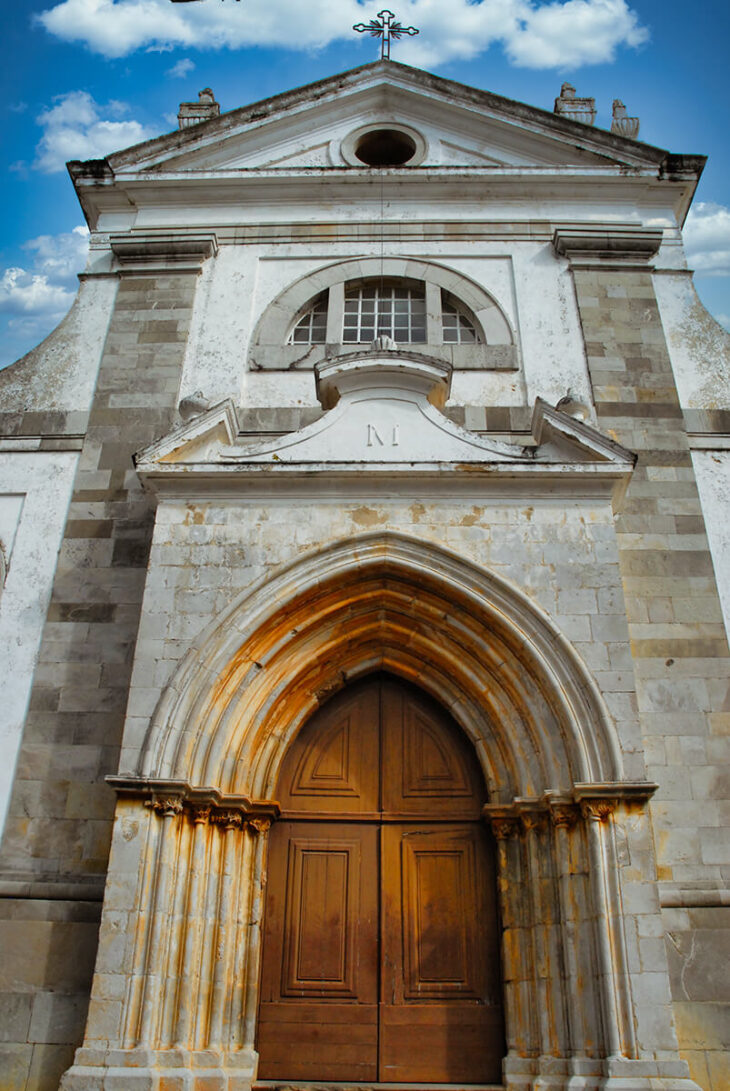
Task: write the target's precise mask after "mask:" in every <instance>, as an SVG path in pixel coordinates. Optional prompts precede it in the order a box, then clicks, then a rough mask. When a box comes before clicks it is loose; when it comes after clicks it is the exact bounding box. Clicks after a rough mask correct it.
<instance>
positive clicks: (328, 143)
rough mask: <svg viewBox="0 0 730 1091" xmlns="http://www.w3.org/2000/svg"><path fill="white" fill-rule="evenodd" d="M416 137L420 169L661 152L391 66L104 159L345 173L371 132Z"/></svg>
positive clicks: (634, 161) (557, 163) (612, 162)
mask: <svg viewBox="0 0 730 1091" xmlns="http://www.w3.org/2000/svg"><path fill="white" fill-rule="evenodd" d="M387 125H397V126H404V127H405V128H406V129H411V130H413V131H414V132H415V133H417V134H418V135H419V138H420V142H421V143H420V147H421V151H420V152H419V156H418V158H417V160H416V159H414V162H413V169H418V168H419V167H458V166H461V167H469V168H473V167H500V166H501V167H511V168H526V169H529V168H546V167H547V168H549V167H551V166H552V167H565V166H571V165H572V166H580V167H584V168H590V167H601V166H603V167H606V166H616V165H629V166H633V167H637V166H641V165H644V166H651V165H653V166H656V165H657V164H658V163H661V162H662V160H663V158H664V157H665V156H666V153H665V152H663V151H662V150H660V149H657V148H652V147H649V146H648V145H644V144H640V143H638V142H637V141H629V140H625V139H623V138H621V137H616V136H613V135H612V134H611V133H608V132H605V131H604V130H601V129H596V128H594V127H593V126H589V125H583V124H580V123H579V122H574V121H570V120H567V119H565V118H563V117H558V116H556V115H555V114H552V113H549V112H547V111H545V110H539V109H536V108H534V107H529V106H525V105H523V104H521V103H518V102H513V101H512V100H509V99H505V98H501V97H500V96H497V95H492V94H490V93H488V92H485V91H478V90H475V89H473V88H469V87H466V86H464V85H462V84H458V83H454V82H453V81H450V80H444V79H441V78H440V77H436V76H432V75H430V74H428V73H426V72H422V71H420V70H419V69H415V68H409V67H407V66H405V65H401V64H396V63H393V62H377V63H375V64H371V65H365V66H363V67H362V68H359V69H353V70H352V71H351V72H347V73H344V74H343V75H342V76H335V77H331V78H330V79H328V80H322V81H320V82H319V83H317V84H312V85H309V86H308V87H303V88H299V89H297V90H295V91H291V92H288V93H286V94H282V95H277V96H275V97H274V98H271V99H267V100H264V101H263V102H260V103H256V104H254V105H253V106H250V107H242V108H240V109H237V110H232V111H230V112H229V113H226V114H223V115H221V116H220V117H218V118H214V119H212V120H210V121H207V122H203V123H201V124H198V125H194V126H192V127H190V128H187V129H183V130H180V131H179V132H176V133H171V134H170V135H168V136H164V137H159V138H158V139H156V140H152V141H148V142H147V143H145V144H140V145H137V146H136V147H134V148H130V149H127V150H126V151H123V152H119V153H117V154H115V155H112V156H110V157H109V160H108V161H109V163H110V165H111V167H112V169H113V171H114V173H115V174H116V175H118V176H119V175H123V174H125V173H128V172H139V171H153V172H168V171H174V172H189V173H190V174H193V175H196V174H198V173H206V172H218V171H232V170H233V171H235V170H247V171H251V170H253V171H256V170H272V169H286V168H289V169H292V168H293V169H296V168H320V169H321V168H346V167H353V166H357V165H358V163H357V160H355V161H354V162H353V160H352V157H351V156H350V158H349V159H348V156H347V153H346V151H345V152H343V148H344V147H346V142H347V140H348V137H351V135H352V134H353V133H356V132H359V131H360V130H362V129H365V128H367V127H368V126H373V127H378V126H380V127H383V126H387Z"/></svg>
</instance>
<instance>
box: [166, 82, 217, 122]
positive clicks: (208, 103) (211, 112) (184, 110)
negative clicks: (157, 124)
mask: <svg viewBox="0 0 730 1091" xmlns="http://www.w3.org/2000/svg"><path fill="white" fill-rule="evenodd" d="M220 112H221V108H220V103H218V102H216V100H215V95H214V94H213V92H212V90H211V89H210V87H204V88H203V90H202V91H198V101H197V102H181V103H180V109H179V111H178V115H177V125H178V128H179V129H189V128H190V126H191V125H199V124H200V122H201V121H209V120H210V119H211V118H212V117H219V116H220Z"/></svg>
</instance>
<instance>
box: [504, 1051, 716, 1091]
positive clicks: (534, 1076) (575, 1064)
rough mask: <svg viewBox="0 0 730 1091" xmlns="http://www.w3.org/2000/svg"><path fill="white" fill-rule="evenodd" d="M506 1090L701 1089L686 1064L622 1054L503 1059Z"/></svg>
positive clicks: (605, 1090)
mask: <svg viewBox="0 0 730 1091" xmlns="http://www.w3.org/2000/svg"><path fill="white" fill-rule="evenodd" d="M504 1087H505V1091H702V1089H701V1088H700V1087H699V1086H698V1085H697V1084H696V1083H695V1082H694V1080H692V1079H690V1075H689V1068H688V1066H687V1063H686V1062H685V1061H683V1060H681V1059H680V1058H678V1057H677V1058H674V1059H672V1060H661V1061H660V1060H657V1061H651V1060H646V1061H645V1060H640V1061H631V1060H628V1059H627V1058H625V1057H608V1058H604V1059H599V1058H591V1057H570V1058H567V1057H532V1058H526V1057H517V1056H515V1055H513V1054H512V1055H509V1056H507V1057H506V1058H505V1061H504Z"/></svg>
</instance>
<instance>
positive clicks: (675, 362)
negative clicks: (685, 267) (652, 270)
mask: <svg viewBox="0 0 730 1091" xmlns="http://www.w3.org/2000/svg"><path fill="white" fill-rule="evenodd" d="M654 288H655V291H656V297H657V302H658V304H659V313H660V315H661V320H662V325H663V326H664V334H665V336H666V339H667V347H668V349H669V356H670V359H671V361H672V369H673V371H674V378H675V381H676V383H677V389H678V391H679V400H680V403H681V405H682V406H683V407H684V408H685V409H690V408H692V409H726V408H730V334H729V333H728V332H727V331H726V330H724V329H723V327H722V326H721V325H720V324H719V322H716V321H715V319H714V318H713V317H712V315H711V314H710V312H709V311H708V310H706V309H705V306H704V304H703V303H702V301H701V300H700V298H699V296H698V295H697V292H696V291H695V287H694V284H693V282H692V278H691V276H690V274H689V273H686V272H682V271H678V272H663V273H657V274H656V275H655V276H654Z"/></svg>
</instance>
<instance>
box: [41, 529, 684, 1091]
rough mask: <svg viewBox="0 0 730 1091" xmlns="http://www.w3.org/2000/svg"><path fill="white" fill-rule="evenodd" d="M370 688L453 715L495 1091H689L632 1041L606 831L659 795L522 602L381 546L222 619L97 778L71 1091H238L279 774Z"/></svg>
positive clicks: (445, 563)
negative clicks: (625, 771) (390, 678)
mask: <svg viewBox="0 0 730 1091" xmlns="http://www.w3.org/2000/svg"><path fill="white" fill-rule="evenodd" d="M380 669H386V670H388V671H391V672H392V673H394V674H397V675H400V676H401V677H403V678H406V679H408V680H410V681H412V682H414V683H415V684H417V685H420V686H421V687H422V688H424V689H425V690H427V691H428V692H429V693H431V694H432V695H433V696H434V697H436V698H437V699H438V700H440V701H441V702H442V703H443V704H444V705H445V706H446V707H447V708H449V709H450V711H451V713H452V715H453V716H454V717H455V719H456V720H457V722H458V723H459V724H460V725H461V727H462V729H463V730H464V731H465V732H466V734H467V735H468V736H469V738H470V739H471V740H472V742H473V744H474V746H475V749H476V751H477V753H478V755H479V758H480V761H481V763H482V766H483V768H484V770H485V774H486V777H487V782H488V785H489V791H490V799H491V803H490V804H489V805H488V807H487V808H486V817H487V818H488V819H489V820H490V821H491V823H492V827H493V829H494V832H495V836H496V838H497V842H498V859H499V872H498V883H499V893H500V911H501V915H502V923H503V952H502V954H503V971H504V975H503V976H504V996H505V1009H506V1023H507V1047H508V1052H507V1056H506V1058H505V1062H504V1082H505V1086H506V1087H507V1088H509V1089H511V1091H517V1089H525V1091H528V1089H529V1091H538V1089H539V1091H544V1089H546V1088H551V1089H555V1091H579V1089H584V1091H599V1089H609V1088H610V1089H612V1091H641V1089H644V1091H652V1089H655V1088H656V1087H658V1086H659V1084H658V1083H657V1081H658V1080H665V1081H666V1079H670V1080H671V1081H672V1082H671V1083H669V1084H667V1083H666V1082H665V1083H663V1084H662V1085H661V1086H663V1087H668V1086H671V1087H672V1088H673V1089H675V1091H680V1089H684V1091H689V1089H690V1088H693V1086H694V1085H693V1084H692V1083H691V1081H689V1080H688V1078H687V1070H686V1066H684V1063H683V1062H680V1061H679V1060H678V1059H677V1057H676V1052H674V1053H672V1045H671V1041H673V1039H672V1038H671V1035H672V1031H671V1027H670V1026H669V1022H668V1015H666V1011H665V1017H666V1020H667V1028H668V1029H667V1031H666V1035H665V1037H664V1038H663V1040H662V1045H661V1046H660V1047H658V1048H649V1049H647V1048H646V1046H645V1045H642V1043H641V1042H640V1041H639V1040H638V1039H637V1034H636V1025H637V1015H636V1009H635V1003H634V999H633V996H632V986H631V975H630V973H629V970H628V965H627V955H626V939H625V934H624V913H623V907H622V904H621V881H622V880H621V877H620V874H619V873H620V869H621V863H620V857H619V852H618V849H617V829H620V828H621V826H622V824H625V823H626V820H627V819H629V820H630V822H634V823H635V822H636V821H637V819H636V814H637V811H638V813H639V820H640V821H643V822H644V823H645V822H646V815H645V814H643V815H642V814H641V806H642V804H643V801H645V800H646V798H648V796H649V795H650V794H651V791H652V790H653V785H649V784H630V783H627V782H625V781H624V779H623V777H622V766H621V757H620V747H619V743H618V740H617V738H616V735H615V729H614V727H613V725H612V723H611V721H610V719H609V717H608V715H607V713H606V710H605V707H604V705H603V702H602V700H601V696H600V693H599V692H598V690H597V688H596V686H595V684H594V682H593V680H592V679H591V677H590V674H589V672H588V671H587V670H586V668H585V666H584V664H583V663H582V662H581V660H580V658H579V657H578V656H577V655H576V653H575V651H574V650H573V649H572V648H571V646H570V644H569V643H568V642H567V641H566V640H565V639H564V638H563V637H562V636H561V634H560V633H559V632H558V631H557V630H556V629H555V627H554V626H553V625H552V623H551V622H550V621H549V619H548V618H547V617H546V616H545V615H544V614H543V613H542V612H541V611H540V610H539V609H538V608H537V607H536V606H535V605H534V604H533V603H532V602H531V601H530V600H529V599H528V598H527V597H526V596H525V595H524V594H522V593H521V592H520V591H518V590H517V589H515V588H513V587H511V586H510V585H508V584H507V583H505V582H504V581H503V580H501V579H497V578H496V577H494V576H493V575H492V574H490V573H488V572H485V571H483V570H481V569H479V568H477V567H475V566H474V565H472V564H469V563H467V562H464V561H463V560H461V559H460V558H457V557H455V556H453V555H451V554H449V553H447V552H445V551H443V550H441V549H439V548H436V547H433V546H431V545H428V544H424V543H422V542H416V541H413V540H411V539H409V538H406V537H401V536H398V535H395V534H379V535H368V536H365V537H362V538H359V539H355V540H352V539H351V540H348V541H347V542H342V543H338V544H335V545H332V546H329V547H328V548H326V549H323V550H321V551H319V552H316V553H314V554H311V555H308V556H306V557H304V558H303V559H300V560H298V561H297V562H295V563H294V564H292V565H291V566H290V567H288V568H286V569H285V570H283V571H281V572H280V573H279V574H278V575H277V576H276V577H275V578H273V579H270V580H268V581H265V582H262V583H261V584H259V585H258V586H257V587H255V588H254V589H253V590H251V591H250V592H249V593H247V594H246V595H244V596H242V597H241V598H240V599H239V600H238V601H237V602H234V603H233V604H232V606H231V607H230V608H229V609H228V610H227V611H226V612H225V613H224V615H222V616H221V617H219V618H217V619H216V620H215V622H213V623H212V624H211V626H210V627H209V628H208V630H207V631H206V632H205V633H204V634H203V635H202V637H201V638H200V639H199V641H198V642H197V644H196V645H195V647H194V648H193V649H191V650H190V651H189V652H188V654H187V655H186V657H185V658H184V660H183V661H182V663H181V664H180V667H179V669H178V671H177V673H176V674H175V676H174V677H173V679H172V681H171V683H170V684H169V686H168V689H167V691H166V694H165V696H164V698H163V700H162V701H161V703H160V705H159V707H158V709H157V712H156V714H155V716H154V718H153V721H152V723H151V725H150V730H149V733H148V737H147V741H146V744H145V747H144V749H143V752H142V754H141V755H140V760H139V765H138V768H137V770H136V771H134V772H130V773H129V774H126V775H120V776H119V777H116V778H112V781H113V783H114V784H115V786H116V787H117V789H118V791H119V795H120V798H119V802H118V813H117V822H116V829H115V838H114V845H113V850H112V858H111V862H110V873H109V882H108V886H107V901H106V903H105V909H104V919H103V922H102V931H101V940H100V949H99V956H98V961H97V967H96V975H95V983H94V991H93V994H92V1003H91V1008H90V1014H89V1024H88V1027H87V1035H86V1040H85V1043H84V1046H83V1048H82V1049H81V1050H79V1051H78V1053H77V1057H76V1063H75V1065H74V1067H73V1068H72V1069H71V1070H69V1072H68V1073H67V1075H66V1077H65V1078H64V1082H63V1084H62V1087H63V1089H64V1091H91V1088H92V1087H93V1088H94V1091H96V1089H97V1088H110V1089H111V1088H112V1087H113V1088H114V1089H115V1091H117V1089H125V1088H130V1089H132V1088H134V1089H137V1088H142V1087H144V1088H145V1089H155V1091H163V1088H164V1089H165V1091H167V1088H168V1087H175V1088H176V1091H177V1088H180V1089H183V1088H184V1089H185V1091H203V1089H205V1091H247V1089H250V1087H251V1085H252V1082H253V1081H254V1080H255V1076H256V1066H257V1055H256V1052H255V1028H256V1017H257V1010H258V979H259V962H260V936H261V929H260V924H261V916H262V899H263V888H264V885H265V874H266V849H265V845H266V841H267V838H266V829H267V827H268V824H269V822H270V821H271V819H272V818H274V817H275V815H276V810H277V808H276V804H275V802H274V801H273V799H272V795H273V793H274V790H275V786H276V781H277V775H278V770H279V767H280V763H281V760H282V759H283V756H284V753H285V751H286V749H287V746H288V745H289V743H290V742H291V740H292V739H293V737H294V735H295V734H296V732H297V731H298V730H299V728H300V726H301V724H302V723H303V722H304V721H305V720H306V719H307V717H308V716H309V715H310V714H311V712H312V711H313V710H314V709H315V708H316V707H318V705H319V704H321V703H322V702H323V701H325V700H326V699H327V698H328V697H329V696H330V695H331V694H332V693H333V692H335V691H336V690H337V689H339V688H340V687H341V686H343V685H345V684H347V683H348V682H349V681H350V680H353V679H355V678H357V677H360V676H362V675H364V674H366V673H368V672H370V671H373V670H380ZM623 832H624V831H622V835H623ZM649 881H650V878H649ZM120 930H121V940H120ZM654 976H655V977H656V976H660V975H654ZM666 994H667V997H668V983H666ZM110 998H114V999H113V1001H112V999H110ZM667 1035H668V1036H669V1038H667ZM662 1049H663V1051H664V1052H663V1055H661V1056H660V1050H662ZM667 1058H669V1059H667ZM165 1081H168V1082H165ZM174 1081H177V1082H174Z"/></svg>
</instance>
